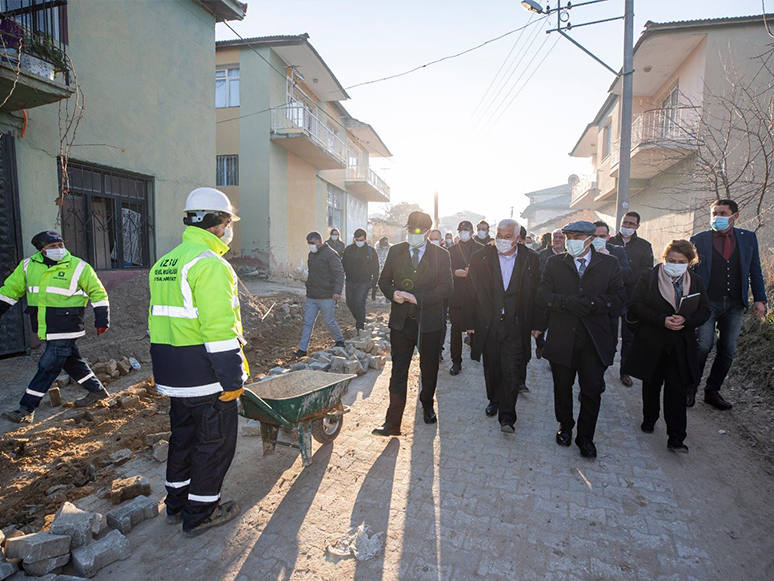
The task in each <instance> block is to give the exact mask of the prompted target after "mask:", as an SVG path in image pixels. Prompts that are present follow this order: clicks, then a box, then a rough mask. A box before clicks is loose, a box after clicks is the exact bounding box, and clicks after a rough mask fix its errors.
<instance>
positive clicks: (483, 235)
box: [460, 230, 489, 240]
mask: <svg viewBox="0 0 774 581" xmlns="http://www.w3.org/2000/svg"><path fill="white" fill-rule="evenodd" d="M488 235H489V232H488V231H487V230H479V231H478V237H479V238H481V240H483V239H484V238H486V237H487V236H488ZM460 240H462V236H461V235H460Z"/></svg>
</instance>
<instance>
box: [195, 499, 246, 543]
mask: <svg viewBox="0 0 774 581" xmlns="http://www.w3.org/2000/svg"><path fill="white" fill-rule="evenodd" d="M238 514H239V504H237V501H236V500H228V501H226V502H221V503H220V504H219V505H218V506H217V507H216V508H215V510H214V511H212V514H211V515H210V516H208V517H207V519H206V520H205V521H204V522H201V523H199V524H198V525H196V526H195V527H194V528H192V529H188V530H186V528H185V526H183V535H185V536H186V537H198V536H199V535H200V534H202V533H203V532H205V531H206V530H207V529H211V528H212V527H219V526H220V525H224V524H226V523H227V522H228V521H230V520H232V519H233V518H234V517H236V516H237V515H238Z"/></svg>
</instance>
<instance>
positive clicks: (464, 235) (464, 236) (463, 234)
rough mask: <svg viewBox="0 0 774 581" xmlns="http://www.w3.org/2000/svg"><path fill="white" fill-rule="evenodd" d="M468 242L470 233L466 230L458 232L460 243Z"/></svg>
mask: <svg viewBox="0 0 774 581" xmlns="http://www.w3.org/2000/svg"><path fill="white" fill-rule="evenodd" d="M468 240H470V232H468V231H467V230H460V242H467V241H468Z"/></svg>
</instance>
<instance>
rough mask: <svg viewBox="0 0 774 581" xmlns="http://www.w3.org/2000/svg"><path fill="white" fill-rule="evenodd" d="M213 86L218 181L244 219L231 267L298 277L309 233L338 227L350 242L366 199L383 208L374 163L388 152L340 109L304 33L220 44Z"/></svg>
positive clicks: (386, 194) (339, 94)
mask: <svg viewBox="0 0 774 581" xmlns="http://www.w3.org/2000/svg"><path fill="white" fill-rule="evenodd" d="M215 85H216V97H215V98H216V101H215V103H216V118H217V123H216V127H217V159H216V166H217V185H218V187H220V188H221V189H223V191H224V192H226V193H227V194H228V195H229V196H230V197H231V199H232V200H233V201H234V203H235V204H236V205H237V207H239V209H240V215H241V216H242V220H241V222H239V224H238V225H237V228H236V229H235V241H234V243H233V244H232V249H233V250H232V254H233V255H234V259H233V261H234V262H235V263H236V264H238V265H242V266H243V267H244V268H247V269H257V270H259V271H262V272H265V273H268V272H299V271H301V270H303V269H305V268H306V257H307V254H308V246H307V244H306V235H307V234H308V233H309V232H311V231H315V230H316V231H318V232H320V233H322V234H323V235H324V236H325V237H327V232H328V231H329V230H330V228H333V227H336V228H338V229H339V230H340V231H341V234H342V237H343V240H344V241H345V242H347V243H349V242H350V241H351V240H352V234H353V233H354V231H355V230H356V229H357V228H364V229H366V228H367V227H368V204H369V202H389V200H390V188H389V186H388V185H387V184H386V182H385V181H384V180H383V179H382V178H381V177H380V176H379V175H377V173H376V172H374V170H373V169H372V167H371V163H370V160H371V158H373V157H390V156H391V153H390V151H389V149H387V146H386V145H385V144H384V142H383V141H382V140H381V138H380V137H379V135H378V134H377V133H376V131H374V129H373V128H372V127H371V126H370V125H369V124H367V123H364V122H362V121H359V120H357V119H355V118H354V117H352V116H351V115H350V114H349V113H348V112H347V110H346V109H345V108H344V107H343V106H342V104H341V102H342V101H345V100H347V99H349V95H347V92H346V91H345V90H344V88H343V87H342V85H341V83H339V81H338V79H337V78H336V77H335V76H334V74H333V72H332V71H331V70H330V69H329V68H328V65H327V64H326V63H325V61H323V60H322V58H321V57H320V55H319V54H318V53H317V51H316V50H315V49H314V47H313V46H312V44H311V43H310V42H309V36H308V35H306V34H303V35H300V36H272V37H261V38H249V39H245V40H229V41H221V42H218V43H217V66H216V70H215Z"/></svg>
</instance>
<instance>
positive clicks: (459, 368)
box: [449, 363, 462, 375]
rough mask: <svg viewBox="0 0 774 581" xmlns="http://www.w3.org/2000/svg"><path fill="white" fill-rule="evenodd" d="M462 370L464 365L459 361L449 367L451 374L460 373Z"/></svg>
mask: <svg viewBox="0 0 774 581" xmlns="http://www.w3.org/2000/svg"><path fill="white" fill-rule="evenodd" d="M460 371H462V365H460V364H459V363H454V364H453V365H452V366H451V369H449V374H450V375H459V374H460Z"/></svg>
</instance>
